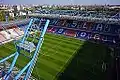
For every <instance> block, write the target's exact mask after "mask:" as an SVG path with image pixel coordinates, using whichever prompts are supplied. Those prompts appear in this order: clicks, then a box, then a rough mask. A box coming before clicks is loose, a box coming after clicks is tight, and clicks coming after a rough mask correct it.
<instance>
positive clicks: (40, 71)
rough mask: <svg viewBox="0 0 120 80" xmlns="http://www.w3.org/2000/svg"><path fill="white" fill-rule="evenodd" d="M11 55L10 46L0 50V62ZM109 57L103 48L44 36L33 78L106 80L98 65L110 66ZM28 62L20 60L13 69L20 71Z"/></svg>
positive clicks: (50, 35)
mask: <svg viewBox="0 0 120 80" xmlns="http://www.w3.org/2000/svg"><path fill="white" fill-rule="evenodd" d="M14 52H15V46H14V44H13V42H9V43H6V44H4V45H1V46H0V58H1V59H2V58H3V57H5V56H8V55H10V54H12V53H14ZM109 53H110V50H109V49H108V48H107V47H106V46H104V45H102V44H95V43H91V42H86V41H81V40H78V39H74V38H68V37H64V36H60V35H54V34H46V35H45V38H44V43H43V46H42V49H41V51H40V55H39V58H38V60H37V63H36V66H35V68H34V70H33V74H32V75H33V76H34V77H36V78H37V79H38V80H101V79H102V80H105V75H106V71H104V70H102V68H101V64H102V62H103V61H104V62H105V63H107V64H109V61H110V55H109ZM27 62H28V59H27V58H25V57H23V56H20V57H19V60H18V61H17V64H16V66H17V67H18V68H22V67H23V66H24V65H25V64H26V63H27Z"/></svg>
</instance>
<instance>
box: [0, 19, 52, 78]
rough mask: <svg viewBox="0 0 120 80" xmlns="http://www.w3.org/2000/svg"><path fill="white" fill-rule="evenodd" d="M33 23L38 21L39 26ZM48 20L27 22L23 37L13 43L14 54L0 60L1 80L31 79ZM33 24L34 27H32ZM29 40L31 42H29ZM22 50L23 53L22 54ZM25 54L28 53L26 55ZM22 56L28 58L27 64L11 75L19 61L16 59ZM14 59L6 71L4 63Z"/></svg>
mask: <svg viewBox="0 0 120 80" xmlns="http://www.w3.org/2000/svg"><path fill="white" fill-rule="evenodd" d="M35 21H39V24H38V25H36V24H34V22H35ZM49 22H50V20H48V19H47V20H43V19H36V18H32V19H31V20H30V22H29V25H28V27H27V29H26V31H25V33H24V36H23V37H22V38H21V39H20V40H16V41H14V43H15V46H16V52H15V53H13V54H11V55H10V56H8V57H5V58H3V59H2V60H0V63H1V64H2V65H4V67H3V68H1V76H0V77H1V79H3V80H21V76H23V75H24V76H23V77H22V80H29V79H30V77H31V73H32V71H33V69H34V67H35V64H36V61H37V58H38V55H39V51H40V48H41V46H42V44H43V40H44V35H45V32H46V30H47V27H48V25H49ZM40 23H45V24H44V27H43V28H42V29H40V28H41V26H40ZM33 24H34V25H33ZM29 39H31V40H29ZM22 50H23V51H24V53H22ZM26 53H29V55H27V54H26ZM20 55H22V56H25V57H26V58H29V62H28V63H27V64H26V65H25V66H24V67H23V68H22V69H21V70H19V71H18V72H17V73H16V74H15V75H13V70H14V68H15V67H16V61H17V60H18V59H19V58H18V57H19V56H20ZM12 57H13V58H14V59H13V60H12V63H11V64H10V63H9V64H10V65H9V66H8V68H7V69H5V68H6V66H5V62H8V60H9V59H10V58H12Z"/></svg>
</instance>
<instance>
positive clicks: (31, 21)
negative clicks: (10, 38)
mask: <svg viewBox="0 0 120 80" xmlns="http://www.w3.org/2000/svg"><path fill="white" fill-rule="evenodd" d="M33 21H34V19H31V20H30V23H29V25H28V27H27V29H26V31H25V34H24V36H23V39H22V43H24V41H25V38H26V37H27V35H28V30H29V28H30V27H31V26H32V23H33Z"/></svg>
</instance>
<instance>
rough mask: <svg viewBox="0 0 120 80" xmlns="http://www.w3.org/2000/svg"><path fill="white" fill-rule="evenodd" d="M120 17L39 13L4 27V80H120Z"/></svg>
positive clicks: (0, 73) (0, 34)
mask: <svg viewBox="0 0 120 80" xmlns="http://www.w3.org/2000/svg"><path fill="white" fill-rule="evenodd" d="M119 33H120V13H111V14H103V13H100V12H96V11H78V10H36V11H35V12H34V13H32V14H29V15H28V17H27V18H26V19H23V20H17V21H10V22H8V23H4V22H3V23H1V24H0V80H119V79H120V78H119V77H120V74H119V71H120V68H119V67H120V64H119V62H120V61H119V49H120V48H119V46H120V42H119V41H120V35H119Z"/></svg>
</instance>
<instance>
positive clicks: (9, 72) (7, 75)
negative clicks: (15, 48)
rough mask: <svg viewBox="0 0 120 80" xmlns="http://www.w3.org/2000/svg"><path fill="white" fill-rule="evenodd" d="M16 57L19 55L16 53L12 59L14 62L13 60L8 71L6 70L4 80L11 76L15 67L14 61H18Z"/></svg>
mask: <svg viewBox="0 0 120 80" xmlns="http://www.w3.org/2000/svg"><path fill="white" fill-rule="evenodd" d="M18 56H19V53H18V52H16V54H15V57H14V60H13V62H12V64H11V66H10V69H9V70H8V72H7V74H6V75H5V76H4V78H5V80H8V79H9V76H10V74H11V72H12V70H13V68H14V66H15V63H16V61H17V59H18Z"/></svg>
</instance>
